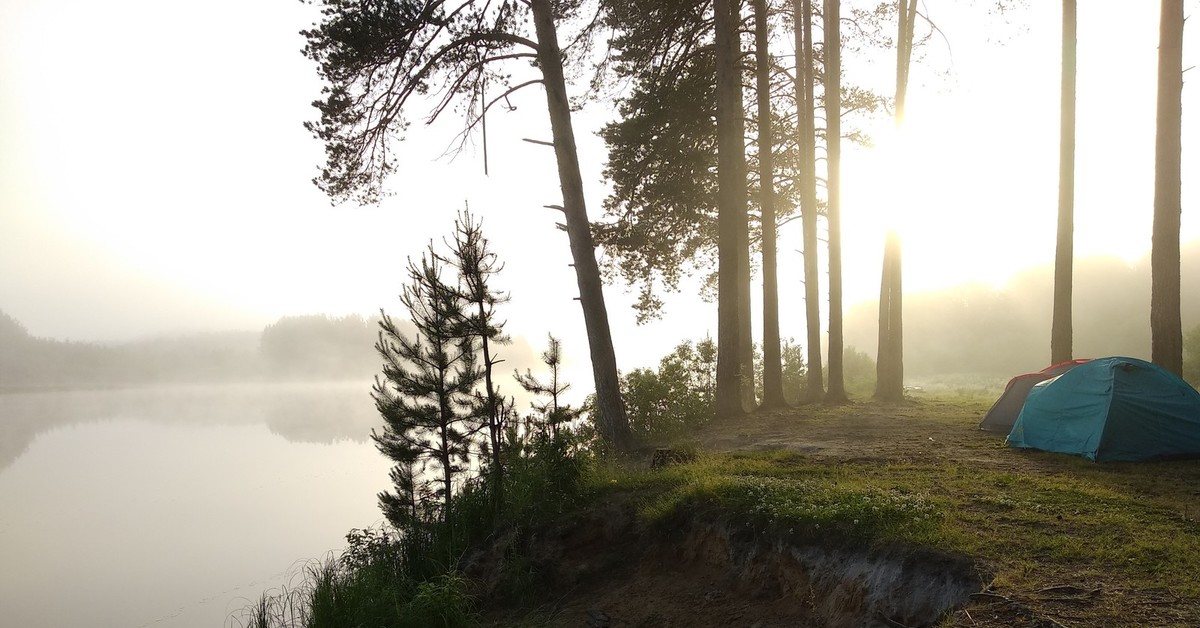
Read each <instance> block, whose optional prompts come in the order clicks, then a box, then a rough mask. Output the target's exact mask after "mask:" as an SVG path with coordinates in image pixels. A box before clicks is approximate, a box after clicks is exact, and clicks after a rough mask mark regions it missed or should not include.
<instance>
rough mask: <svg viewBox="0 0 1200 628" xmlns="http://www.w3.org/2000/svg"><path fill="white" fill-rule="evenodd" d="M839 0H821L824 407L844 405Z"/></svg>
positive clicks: (840, 39)
mask: <svg viewBox="0 0 1200 628" xmlns="http://www.w3.org/2000/svg"><path fill="white" fill-rule="evenodd" d="M840 22H841V7H840V6H839V0H825V121H826V122H825V125H826V132H825V142H826V144H827V145H828V148H827V154H828V168H829V172H828V175H827V176H826V186H827V187H828V195H829V200H828V203H827V206H826V210H825V212H826V218H827V220H828V221H829V391H828V392H827V393H826V394H825V401H826V402H827V403H842V402H844V401H846V383H845V379H844V373H843V371H842V352H843V350H844V348H843V346H842V345H843V340H842V225H841V204H842V192H841V159H842V121H841V117H842V35H841V23H840Z"/></svg>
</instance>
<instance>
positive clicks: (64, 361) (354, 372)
mask: <svg viewBox="0 0 1200 628" xmlns="http://www.w3.org/2000/svg"><path fill="white" fill-rule="evenodd" d="M377 327H378V319H377V318H369V319H368V318H364V317H362V316H358V315H350V316H342V317H333V316H327V315H324V314H317V315H306V316H285V317H283V318H281V319H279V320H278V321H276V322H275V323H272V324H271V325H268V326H267V327H266V328H265V329H264V330H263V331H262V332H254V331H223V332H207V333H197V334H190V335H181V336H171V337H161V338H151V339H145V340H132V341H127V342H120V343H97V342H79V341H64V340H54V339H48V338H38V337H35V336H33V335H31V334H30V333H29V331H28V330H27V329H26V327H25V326H24V325H23V324H21V323H20V322H19V321H17V320H16V319H15V318H13V317H12V316H10V315H8V314H6V313H4V312H3V311H0V390H21V389H45V388H96V387H114V386H138V385H151V384H169V383H185V382H212V383H219V382H243V381H274V380H295V379H300V380H316V379H324V380H336V379H364V380H365V379H366V378H369V377H370V376H371V374H372V373H374V372H375V371H376V369H377V368H378V360H377V358H376V356H375V353H374V351H373V349H372V347H373V345H374V341H375V330H376V329H377Z"/></svg>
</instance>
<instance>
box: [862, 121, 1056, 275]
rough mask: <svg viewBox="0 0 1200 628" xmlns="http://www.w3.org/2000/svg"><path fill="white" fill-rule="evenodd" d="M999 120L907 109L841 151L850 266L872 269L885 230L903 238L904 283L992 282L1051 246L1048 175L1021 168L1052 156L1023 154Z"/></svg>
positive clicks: (1048, 164) (1050, 168) (1041, 167)
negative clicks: (901, 120)
mask: <svg viewBox="0 0 1200 628" xmlns="http://www.w3.org/2000/svg"><path fill="white" fill-rule="evenodd" d="M1006 122H1007V121H1005V120H997V121H995V124H994V125H991V126H990V127H989V126H988V123H987V122H986V121H983V122H982V123H981V121H980V120H978V119H976V118H974V117H972V116H971V115H969V114H966V113H962V112H961V110H956V109H955V108H954V107H946V108H944V109H942V110H940V111H936V112H927V113H926V114H925V115H922V116H911V117H910V118H909V120H907V121H906V123H905V125H904V126H903V127H901V128H899V129H897V128H895V126H894V125H892V124H891V123H890V122H888V123H886V124H883V125H879V126H878V127H877V128H876V129H874V130H873V131H874V133H873V136H872V137H873V138H874V143H873V144H874V145H873V146H871V147H862V148H855V149H853V150H848V151H847V154H846V158H845V159H844V163H843V166H842V167H843V221H844V227H843V232H844V236H843V237H844V239H845V241H846V242H847V244H846V248H847V253H848V257H847V259H849V260H850V261H848V262H847V263H848V265H849V264H854V263H860V262H861V263H865V264H874V265H875V266H874V268H873V269H868V270H870V272H873V273H875V274H876V275H877V274H878V272H879V267H878V264H879V260H880V259H881V251H882V247H883V240H884V237H885V235H886V233H887V232H888V231H896V232H897V233H899V235H900V237H901V239H902V242H903V248H904V254H903V258H904V281H905V290H906V291H914V290H916V291H920V290H935V289H940V288H945V287H949V286H951V285H955V284H960V283H965V282H983V283H989V284H993V285H999V284H1001V283H1003V282H1004V281H1006V280H1007V279H1008V278H1009V277H1010V276H1011V275H1012V273H1013V272H1015V271H1016V270H1018V269H1019V268H1022V267H1025V266H1029V265H1031V264H1033V263H1039V262H1041V261H1044V259H1045V258H1046V255H1047V253H1049V254H1052V253H1053V226H1052V225H1053V220H1054V215H1053V212H1054V203H1055V199H1056V196H1055V194H1056V193H1055V191H1054V189H1055V188H1054V187H1053V184H1054V180H1053V178H1051V179H1049V181H1046V180H1040V179H1038V178H1036V177H1034V176H1031V175H1030V174H1029V173H1031V172H1037V173H1045V172H1048V173H1051V174H1052V173H1054V172H1055V170H1054V169H1055V168H1056V163H1057V162H1056V157H1057V155H1053V154H1052V155H1049V156H1047V155H1041V154H1031V153H1030V151H1029V150H1028V148H1027V147H1024V146H1022V143H1021V142H1019V141H1015V140H1013V139H1011V138H1005V137H1004V133H1003V131H1002V130H1001V127H1003V126H1004V123H1006ZM1047 221H1048V222H1047ZM1044 223H1045V224H1044ZM1047 225H1049V226H1047ZM872 249H873V250H872ZM851 254H853V255H856V256H857V259H855V258H851V257H850V255H851ZM864 272H865V271H864Z"/></svg>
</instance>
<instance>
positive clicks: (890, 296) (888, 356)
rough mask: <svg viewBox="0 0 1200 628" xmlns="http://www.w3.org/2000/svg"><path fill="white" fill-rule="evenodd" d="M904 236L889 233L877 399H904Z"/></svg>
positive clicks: (882, 291) (881, 287) (881, 289)
mask: <svg viewBox="0 0 1200 628" xmlns="http://www.w3.org/2000/svg"><path fill="white" fill-rule="evenodd" d="M900 260H901V256H900V236H899V235H897V234H896V233H895V232H894V231H893V232H891V233H888V236H887V241H886V242H885V244H884V249H883V272H882V276H881V279H880V282H879V354H878V356H877V360H876V363H875V398H876V399H879V400H881V401H900V400H901V399H904V341H903V338H904V333H903V332H904V330H903V316H902V312H903V289H902V286H901V272H900V271H901V268H900Z"/></svg>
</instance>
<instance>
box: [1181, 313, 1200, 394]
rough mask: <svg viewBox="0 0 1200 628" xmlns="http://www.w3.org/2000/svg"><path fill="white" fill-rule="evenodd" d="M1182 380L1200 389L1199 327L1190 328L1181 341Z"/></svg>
mask: <svg viewBox="0 0 1200 628" xmlns="http://www.w3.org/2000/svg"><path fill="white" fill-rule="evenodd" d="M1183 378H1184V379H1186V380H1187V381H1188V383H1190V384H1191V385H1192V386H1196V387H1200V325H1197V326H1195V327H1193V328H1192V330H1191V331H1189V332H1188V333H1187V335H1186V336H1185V337H1184V339H1183Z"/></svg>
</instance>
